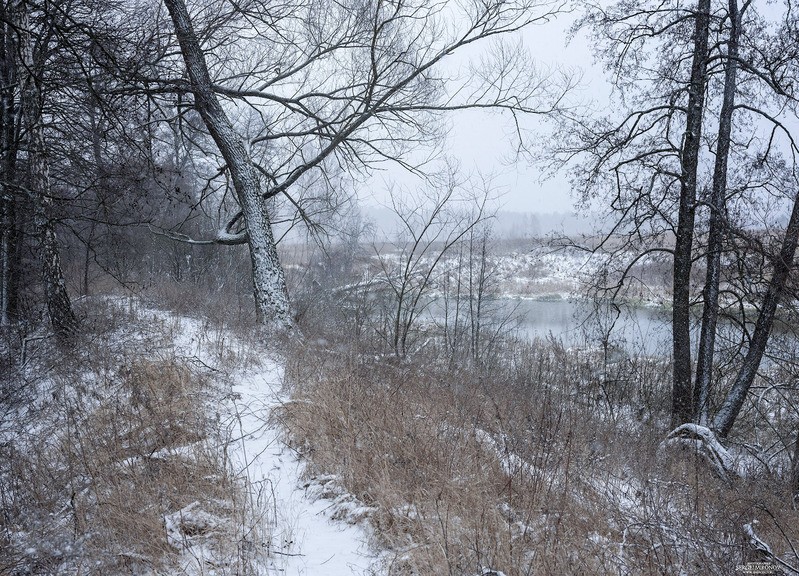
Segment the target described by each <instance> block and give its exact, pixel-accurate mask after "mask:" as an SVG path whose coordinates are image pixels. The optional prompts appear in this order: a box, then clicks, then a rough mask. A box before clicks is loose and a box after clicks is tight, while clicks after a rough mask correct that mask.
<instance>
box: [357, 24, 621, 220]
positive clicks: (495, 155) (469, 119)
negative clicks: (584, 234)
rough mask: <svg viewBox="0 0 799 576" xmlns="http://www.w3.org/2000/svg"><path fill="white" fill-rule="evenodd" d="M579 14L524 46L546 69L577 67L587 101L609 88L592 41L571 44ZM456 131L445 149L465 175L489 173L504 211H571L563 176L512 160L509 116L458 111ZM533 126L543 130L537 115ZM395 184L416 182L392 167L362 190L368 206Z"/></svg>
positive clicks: (529, 34) (533, 35) (537, 29)
mask: <svg viewBox="0 0 799 576" xmlns="http://www.w3.org/2000/svg"><path fill="white" fill-rule="evenodd" d="M574 20H575V15H573V14H564V15H562V16H560V17H559V18H558V19H557V20H555V21H553V22H550V23H547V24H542V25H536V26H531V27H529V28H527V29H526V30H525V31H524V33H523V36H522V42H523V44H524V46H525V48H526V49H527V50H528V51H529V52H530V54H531V55H532V57H533V58H534V60H535V61H536V62H537V63H538V64H539V65H540V66H541V68H543V69H549V70H555V69H566V70H574V71H575V72H576V73H577V74H580V75H582V78H583V79H582V82H581V84H580V86H579V87H578V90H576V91H575V92H574V95H573V96H572V98H573V99H577V100H589V99H591V98H592V97H595V95H596V94H597V93H599V94H602V93H606V92H608V88H607V84H606V83H605V82H604V80H603V79H602V73H601V71H599V67H598V66H595V65H594V62H593V56H592V55H591V52H590V50H589V46H588V41H587V40H586V38H585V36H584V35H579V36H578V37H576V38H575V39H573V40H572V41H571V42H570V43H569V44H568V45H567V36H568V30H569V28H570V26H571V25H572V24H573V22H574ZM451 120H452V131H451V133H450V135H449V142H448V146H447V152H448V153H449V154H450V155H451V156H452V157H453V158H454V159H456V160H457V161H458V162H459V163H460V167H461V170H462V171H463V173H464V174H466V175H470V174H471V175H476V174H478V173H479V174H483V175H491V176H493V178H492V183H493V184H494V186H495V187H496V188H497V191H498V192H499V193H500V194H501V200H500V203H501V207H502V209H503V210H509V211H517V212H569V211H571V210H572V205H573V199H572V197H571V195H570V191H569V185H568V182H567V180H566V178H565V177H563V176H560V177H557V178H553V179H549V180H545V181H542V178H541V172H540V170H538V169H537V168H535V167H532V166H530V165H529V163H528V162H526V161H524V160H520V161H518V162H512V161H511V160H510V158H511V156H512V155H513V152H514V147H515V144H516V142H515V137H514V135H513V130H514V128H513V124H512V122H511V117H510V115H509V114H507V113H506V114H497V113H487V112H482V111H466V112H459V113H457V114H454V115H452V116H451ZM530 127H531V128H532V129H533V130H535V129H536V128H541V126H540V121H539V120H538V119H535V118H533V119H531V123H530ZM386 182H394V183H396V184H398V185H400V186H407V187H410V188H413V187H415V186H417V185H418V181H417V180H416V179H415V178H413V177H411V176H409V175H408V174H404V173H403V172H402V171H401V170H400V169H399V168H389V169H388V170H386V171H383V172H381V173H379V174H377V175H376V176H375V177H374V178H373V179H372V180H370V181H369V182H368V183H367V184H366V186H364V190H368V192H367V193H364V194H362V199H363V202H364V204H365V205H367V206H369V205H374V204H382V203H384V202H385V200H384V199H385V197H386V195H385V192H384V190H385V184H386Z"/></svg>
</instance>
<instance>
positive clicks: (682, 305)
mask: <svg viewBox="0 0 799 576" xmlns="http://www.w3.org/2000/svg"><path fill="white" fill-rule="evenodd" d="M694 20H695V28H694V53H693V60H692V63H691V79H690V83H689V86H688V112H687V117H686V125H685V136H684V140H683V148H682V152H681V170H682V174H681V179H680V180H681V182H680V203H679V212H678V220H677V233H676V238H675V243H674V277H673V290H672V305H673V311H672V331H673V332H672V354H673V363H674V381H673V386H672V411H671V420H672V426H674V427H676V426H678V425H680V424H683V423H685V422H689V421H691V419H692V405H693V397H692V388H691V310H690V304H691V290H690V283H691V264H692V250H693V240H694V220H695V216H696V187H697V170H698V166H699V150H700V146H701V137H702V114H703V111H704V103H705V84H706V78H705V76H706V72H707V58H708V29H709V22H710V0H699V2H698V3H697V8H696V15H695V18H694Z"/></svg>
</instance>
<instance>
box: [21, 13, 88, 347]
mask: <svg viewBox="0 0 799 576" xmlns="http://www.w3.org/2000/svg"><path fill="white" fill-rule="evenodd" d="M15 11H16V17H17V22H18V30H19V54H20V59H21V61H22V66H21V67H20V82H21V91H20V99H21V105H22V114H23V117H24V120H25V127H26V133H27V143H28V172H29V182H28V187H27V188H28V190H29V192H30V196H31V203H32V205H33V219H34V225H35V226H36V234H37V236H38V240H39V257H40V261H41V265H42V281H43V283H44V291H45V298H46V300H47V310H48V313H49V316H50V322H51V324H52V325H53V330H54V331H55V333H56V336H57V337H58V338H59V339H61V340H64V339H67V338H69V337H70V336H72V335H74V334H75V333H76V332H77V330H78V321H77V319H76V318H75V314H74V312H73V311H72V303H71V302H70V299H69V295H68V294H67V289H66V282H65V281H64V274H63V271H62V267H61V255H60V254H59V246H58V238H57V236H56V232H55V227H54V225H53V221H52V218H51V213H52V199H51V197H50V166H49V164H48V159H47V148H46V145H45V137H44V128H43V126H42V94H41V90H40V88H39V85H38V84H37V80H38V79H37V78H36V77H35V75H34V71H35V70H36V65H35V62H34V58H33V40H32V38H31V34H30V28H29V26H30V22H29V17H28V11H27V6H26V5H25V2H24V0H23V1H21V2H18V3H17V4H16V6H15Z"/></svg>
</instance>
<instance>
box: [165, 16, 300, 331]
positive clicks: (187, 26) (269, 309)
mask: <svg viewBox="0 0 799 576" xmlns="http://www.w3.org/2000/svg"><path fill="white" fill-rule="evenodd" d="M164 4H166V7H167V9H168V10H169V14H170V16H171V17H172V22H173V24H174V26H175V34H176V35H177V39H178V42H179V44H180V50H181V53H182V54H183V59H184V61H185V63H186V70H187V71H188V74H189V79H190V80H191V85H192V90H193V91H194V106H195V107H196V108H197V110H198V111H199V113H200V116H202V119H203V122H205V125H206V127H207V128H208V131H209V132H210V134H211V137H212V138H213V139H214V142H216V145H217V147H218V148H219V151H220V152H221V153H222V156H223V157H224V158H225V161H226V162H227V166H228V169H229V170H230V175H231V178H232V180H233V186H234V188H235V190H236V195H237V199H238V201H239V205H240V206H241V209H242V213H243V215H244V220H245V223H246V226H247V233H248V245H249V248H250V259H251V261H252V275H253V288H254V294H255V308H256V318H257V320H258V321H259V322H261V323H265V322H276V323H277V324H278V325H281V326H289V325H290V324H291V315H290V310H289V299H288V291H287V290H286V281H285V276H284V273H283V268H282V267H281V265H280V260H279V258H278V254H277V247H276V245H275V240H274V236H273V234H272V224H271V222H270V219H269V214H268V212H267V210H266V200H265V199H264V196H263V193H262V191H261V182H260V178H259V175H258V172H257V171H256V169H255V166H254V165H253V163H252V159H251V158H250V155H249V152H248V151H247V147H246V146H245V143H244V141H243V139H242V138H241V136H240V135H239V134H237V133H236V131H235V129H234V128H233V125H232V124H231V122H230V120H229V119H228V117H227V115H226V114H225V111H224V109H223V108H222V106H221V105H220V103H219V100H218V99H217V97H216V95H215V94H214V91H213V88H212V84H211V77H210V74H209V72H208V67H207V65H206V62H205V56H204V55H203V52H202V49H201V48H200V43H199V41H198V40H197V37H196V35H195V33H194V29H193V27H192V23H191V19H190V18H189V13H188V10H187V9H186V3H185V2H184V1H183V0H164Z"/></svg>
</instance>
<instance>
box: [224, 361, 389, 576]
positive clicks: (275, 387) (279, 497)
mask: <svg viewBox="0 0 799 576" xmlns="http://www.w3.org/2000/svg"><path fill="white" fill-rule="evenodd" d="M282 376H283V369H282V367H281V365H280V363H279V361H275V360H273V359H270V360H267V361H265V362H264V363H263V365H262V366H261V367H260V368H259V369H258V370H255V371H252V372H251V373H250V374H247V375H246V377H245V378H241V379H240V380H239V383H238V384H237V385H235V386H234V387H233V400H232V406H231V407H232V408H233V410H232V411H231V412H230V414H229V417H232V418H233V421H232V422H231V424H233V425H234V426H235V427H236V429H237V430H238V431H239V434H238V439H237V441H236V443H235V444H234V445H232V446H231V449H232V453H233V458H234V459H235V460H236V461H237V463H238V468H239V469H240V470H241V473H242V474H246V476H247V478H248V480H249V485H250V486H251V487H252V490H254V491H255V492H257V493H258V494H260V495H262V496H264V497H265V499H267V500H271V502H270V503H269V506H272V510H273V513H274V515H275V518H273V521H274V526H275V530H274V532H273V533H272V535H271V544H270V552H271V554H270V556H271V558H270V562H269V564H270V565H269V567H268V568H269V572H268V573H270V574H271V573H274V574H286V575H291V576H294V575H297V576H299V575H305V574H308V575H317V574H318V575H328V576H338V575H345V574H346V575H351V574H369V573H372V567H373V565H375V564H376V561H377V556H376V554H375V553H374V552H373V551H372V550H370V548H369V545H368V533H367V531H366V530H365V529H364V528H363V527H362V525H361V524H350V523H345V522H342V521H336V520H332V519H331V518H330V516H331V515H332V514H333V511H334V510H335V509H336V507H335V506H333V505H331V502H330V501H329V500H324V499H312V498H311V495H312V493H311V494H309V493H308V491H307V490H306V488H304V487H305V486H307V485H308V483H307V482H304V481H303V480H302V476H303V471H304V468H305V464H304V462H302V461H301V460H300V459H299V458H298V457H297V455H296V454H295V453H294V452H292V451H291V450H290V449H289V448H288V447H287V446H286V445H285V444H284V443H283V442H282V441H281V434H282V431H281V430H279V428H278V427H277V426H276V425H274V424H270V420H269V415H270V413H271V412H272V410H273V409H274V408H275V407H277V406H279V405H280V404H281V403H282V402H284V401H286V400H287V398H286V397H285V395H284V394H282V393H281V388H282ZM256 496H257V495H256Z"/></svg>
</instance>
